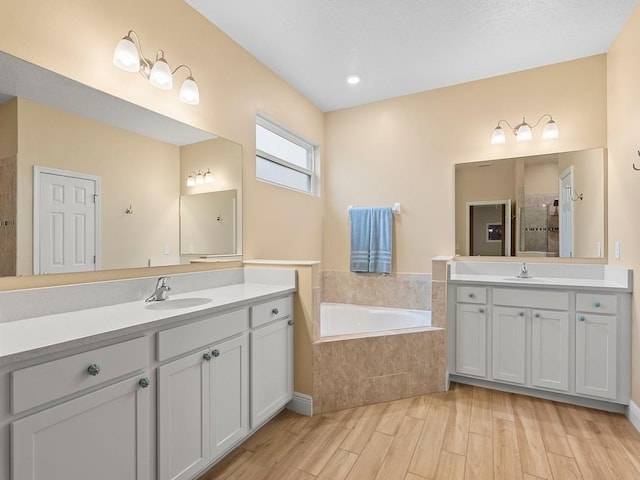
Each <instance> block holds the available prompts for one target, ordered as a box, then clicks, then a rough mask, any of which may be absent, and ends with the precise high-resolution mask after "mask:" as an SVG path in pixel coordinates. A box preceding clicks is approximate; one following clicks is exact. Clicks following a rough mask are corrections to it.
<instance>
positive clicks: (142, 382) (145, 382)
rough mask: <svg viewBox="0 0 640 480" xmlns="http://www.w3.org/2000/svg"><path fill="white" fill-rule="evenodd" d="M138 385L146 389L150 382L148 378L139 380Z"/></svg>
mask: <svg viewBox="0 0 640 480" xmlns="http://www.w3.org/2000/svg"><path fill="white" fill-rule="evenodd" d="M138 385H140V386H141V387H142V388H147V387H148V386H149V385H151V380H149V377H144V378H141V379H140V380H139V381H138Z"/></svg>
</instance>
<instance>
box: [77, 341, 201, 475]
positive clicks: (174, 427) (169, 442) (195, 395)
mask: <svg viewBox="0 0 640 480" xmlns="http://www.w3.org/2000/svg"><path fill="white" fill-rule="evenodd" d="M210 355H211V354H210V352H209V351H208V350H205V351H201V352H198V353H195V354H193V355H189V356H187V357H184V358H181V359H179V360H175V361H173V362H170V363H167V364H166V365H163V366H161V367H159V368H158V478H159V479H160V480H173V479H185V478H193V476H194V474H195V473H197V472H198V471H200V470H201V469H202V468H204V467H205V465H207V464H208V463H209V460H210V451H209V438H210V433H209V425H210V421H209V362H210V360H211V357H210ZM87 478H90V477H87ZM114 478H115V477H114Z"/></svg>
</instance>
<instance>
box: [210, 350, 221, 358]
mask: <svg viewBox="0 0 640 480" xmlns="http://www.w3.org/2000/svg"><path fill="white" fill-rule="evenodd" d="M211 353H212V354H213V356H214V357H216V358H218V357H219V356H220V350H218V349H217V348H216V349H215V350H214V351H213V352H211Z"/></svg>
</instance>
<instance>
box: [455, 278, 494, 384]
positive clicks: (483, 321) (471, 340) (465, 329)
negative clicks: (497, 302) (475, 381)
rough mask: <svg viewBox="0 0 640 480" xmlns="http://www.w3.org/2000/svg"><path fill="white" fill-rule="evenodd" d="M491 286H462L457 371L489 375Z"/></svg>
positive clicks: (458, 295) (457, 312) (458, 304)
mask: <svg viewBox="0 0 640 480" xmlns="http://www.w3.org/2000/svg"><path fill="white" fill-rule="evenodd" d="M486 302H487V289H486V288H481V287H460V288H459V289H458V291H457V305H456V359H455V361H456V371H458V372H460V373H464V374H466V375H473V376H476V377H481V378H484V377H486V375H487V341H486V340H487V305H486Z"/></svg>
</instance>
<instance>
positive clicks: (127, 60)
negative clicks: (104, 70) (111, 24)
mask: <svg viewBox="0 0 640 480" xmlns="http://www.w3.org/2000/svg"><path fill="white" fill-rule="evenodd" d="M113 64H114V65H115V66H116V67H118V68H119V69H121V70H124V71H125V72H140V74H141V75H142V76H143V77H144V78H146V79H147V80H149V83H151V85H153V86H154V87H157V88H161V89H163V90H171V89H172V88H173V75H174V74H175V73H176V72H177V71H178V70H180V69H181V68H185V69H187V70H188V71H189V76H188V77H187V79H186V80H185V81H184V82H182V86H181V87H180V93H179V95H178V97H179V98H180V100H181V101H182V102H184V103H188V104H189V105H198V104H199V103H200V91H199V89H198V84H197V83H196V81H195V80H194V78H193V73H192V72H191V69H190V68H189V67H188V66H187V65H178V66H177V67H176V68H174V69H173V70H171V67H169V63H168V62H167V60H166V59H165V58H164V50H158V53H156V59H155V61H151V60H149V59H148V58H146V57H145V56H144V54H143V53H142V45H141V43H140V38H139V37H138V34H137V33H136V32H134V31H133V30H129V33H127V35H125V36H124V37H123V38H122V39H121V40H120V41H119V42H118V44H117V45H116V48H115V50H114V51H113Z"/></svg>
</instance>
